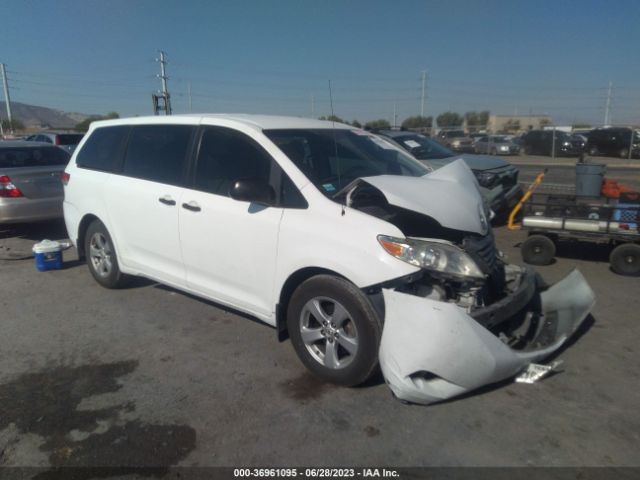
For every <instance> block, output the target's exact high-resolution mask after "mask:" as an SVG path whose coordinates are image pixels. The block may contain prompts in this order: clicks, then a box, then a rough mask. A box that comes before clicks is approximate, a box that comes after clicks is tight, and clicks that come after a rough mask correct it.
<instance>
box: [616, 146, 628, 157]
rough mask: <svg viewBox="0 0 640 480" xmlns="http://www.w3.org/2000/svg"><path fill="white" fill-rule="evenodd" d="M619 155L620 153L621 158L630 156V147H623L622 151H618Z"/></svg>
mask: <svg viewBox="0 0 640 480" xmlns="http://www.w3.org/2000/svg"><path fill="white" fill-rule="evenodd" d="M618 155H620V158H629V149H628V148H621V149H620V151H619V152H618Z"/></svg>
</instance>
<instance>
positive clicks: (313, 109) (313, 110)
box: [311, 94, 316, 118]
mask: <svg viewBox="0 0 640 480" xmlns="http://www.w3.org/2000/svg"><path fill="white" fill-rule="evenodd" d="M311 118H316V97H315V95H313V94H312V95H311Z"/></svg>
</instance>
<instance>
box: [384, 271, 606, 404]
mask: <svg viewBox="0 0 640 480" xmlns="http://www.w3.org/2000/svg"><path fill="white" fill-rule="evenodd" d="M524 278H525V279H524V280H523V281H527V282H531V281H535V280H532V278H535V277H533V276H531V275H526V276H525V277H524ZM534 288H535V292H534V293H533V297H532V298H531V300H530V303H531V302H533V303H534V304H537V305H538V307H539V309H540V313H541V316H540V321H539V322H538V327H537V331H536V335H535V337H534V338H533V339H531V341H530V342H528V346H527V347H526V348H523V349H519V350H516V349H513V348H510V347H509V346H508V345H507V344H505V343H504V342H502V341H501V340H500V339H499V338H498V337H497V336H495V335H494V334H493V333H491V332H490V331H489V330H487V329H486V328H485V327H483V326H482V325H481V324H480V323H479V320H475V319H474V318H472V317H471V316H469V315H468V314H467V313H466V312H465V310H463V309H462V308H460V307H458V306H457V305H455V304H452V303H446V302H440V301H435V300H430V299H428V298H422V297H417V296H414V295H409V294H406V293H401V292H398V291H395V290H391V289H383V295H384V301H385V325H384V330H383V333H382V341H381V344H380V352H379V358H380V366H381V368H382V373H383V375H384V378H385V380H386V382H387V384H388V385H389V387H390V388H391V390H392V391H393V393H394V394H395V396H396V397H398V398H399V399H401V400H406V401H409V402H414V403H421V404H429V403H433V402H438V401H441V400H445V399H448V398H451V397H454V396H457V395H461V394H463V393H466V392H470V391H472V390H474V389H476V388H479V387H482V386H484V385H488V384H491V383H495V382H499V381H501V380H505V379H507V378H510V377H513V376H515V375H516V374H518V373H519V372H521V371H522V370H524V369H525V368H526V367H527V366H528V365H529V364H530V363H534V362H537V361H539V360H541V359H543V358H544V357H547V356H548V355H550V354H551V353H553V352H554V351H556V350H557V349H558V348H559V347H560V346H561V345H562V344H563V343H565V342H566V340H567V339H568V338H569V337H570V336H571V335H572V334H573V333H574V332H575V331H576V329H577V328H578V327H579V326H580V324H581V323H582V322H583V320H584V319H585V318H586V316H587V315H588V314H589V312H590V311H591V309H592V308H593V305H594V303H595V297H594V294H593V291H592V290H591V288H590V287H589V285H588V284H587V282H586V281H585V279H584V277H583V276H582V274H581V273H580V272H579V271H577V270H574V271H572V272H571V273H570V274H569V275H567V276H566V277H565V278H564V279H562V280H561V281H559V282H558V283H556V284H555V285H553V286H551V287H550V288H548V289H547V290H544V291H540V287H538V286H537V285H535V287H534ZM527 289H531V285H523V286H521V287H520V288H519V289H518V290H517V291H516V292H514V293H513V294H512V295H511V296H510V297H513V298H511V300H512V301H513V302H515V303H519V302H522V291H523V290H524V291H526V290H527ZM510 297H507V299H509V298H510ZM507 299H505V300H507ZM509 303H510V302H509V301H506V302H505V301H504V300H503V302H501V306H500V308H499V309H498V310H497V311H496V313H497V314H499V310H501V309H509ZM485 313H486V312H485Z"/></svg>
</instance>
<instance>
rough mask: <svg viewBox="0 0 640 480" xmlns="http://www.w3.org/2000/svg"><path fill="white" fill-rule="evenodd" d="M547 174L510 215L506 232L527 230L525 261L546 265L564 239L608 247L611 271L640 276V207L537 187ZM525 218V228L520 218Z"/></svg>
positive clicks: (528, 191) (522, 248) (618, 201)
mask: <svg viewBox="0 0 640 480" xmlns="http://www.w3.org/2000/svg"><path fill="white" fill-rule="evenodd" d="M545 173H546V170H545V172H542V173H541V174H540V175H538V177H537V178H536V180H535V181H534V182H533V184H532V185H531V186H530V187H529V189H528V190H527V192H525V195H524V196H523V198H522V201H521V202H520V203H519V204H518V205H516V207H515V208H514V209H513V211H512V212H511V215H510V216H509V223H508V228H509V229H511V230H515V229H519V228H522V229H525V230H528V232H529V236H528V238H527V240H525V241H524V242H523V243H522V246H521V253H522V259H523V260H524V261H525V262H526V263H529V264H532V265H548V264H550V263H551V262H552V261H553V259H554V257H555V254H556V245H557V243H558V242H559V241H562V240H578V241H591V242H599V243H606V244H608V245H610V246H611V253H610V255H609V262H610V264H611V269H612V270H613V271H614V272H616V273H618V274H620V275H632V276H638V275H640V203H639V202H638V201H637V200H636V201H632V202H631V201H624V200H617V199H611V198H606V197H584V196H577V195H575V194H573V193H560V192H554V191H553V189H549V188H546V189H542V188H538V187H539V186H540V184H541V183H542V179H543V178H544V174H545ZM520 213H521V214H522V221H521V226H520V225H517V224H516V217H517V216H518V215H519V214H520Z"/></svg>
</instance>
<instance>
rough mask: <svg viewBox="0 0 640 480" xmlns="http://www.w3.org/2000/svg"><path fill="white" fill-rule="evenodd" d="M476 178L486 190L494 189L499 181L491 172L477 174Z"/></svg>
mask: <svg viewBox="0 0 640 480" xmlns="http://www.w3.org/2000/svg"><path fill="white" fill-rule="evenodd" d="M476 178H477V179H478V183H479V184H480V186H482V187H484V188H493V187H494V186H495V184H496V183H497V180H498V175H497V174H495V173H491V172H476Z"/></svg>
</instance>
